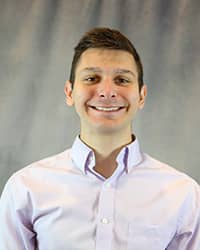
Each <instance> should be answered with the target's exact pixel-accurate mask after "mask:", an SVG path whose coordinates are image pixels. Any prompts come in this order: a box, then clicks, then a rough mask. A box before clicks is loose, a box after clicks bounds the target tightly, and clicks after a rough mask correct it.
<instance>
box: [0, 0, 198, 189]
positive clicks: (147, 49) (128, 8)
mask: <svg viewBox="0 0 200 250" xmlns="http://www.w3.org/2000/svg"><path fill="white" fill-rule="evenodd" d="M199 10H200V1H199V0H176V1H173V0H168V1H165V0H146V1H145V0H104V1H103V0H102V1H100V0H62V1H61V0H60V1H59V0H58V1H56V0H55V1H53V0H51V1H50V0H49V1H48V0H32V1H31V0H18V1H15V0H13V1H11V0H0V191H1V190H2V188H3V186H4V184H5V182H6V180H7V179H8V177H9V176H10V175H11V174H12V173H13V172H15V171H17V170H18V169H20V168H22V167H24V166H26V165H27V164H29V163H31V162H32V161H36V160H38V159H41V158H44V157H47V156H50V155H52V154H55V153H58V152H60V151H63V150H65V149H66V148H67V147H69V146H70V145H71V143H72V141H73V139H74V137H75V136H76V134H77V133H78V130H79V125H78V118H77V117H76V115H75V113H74V110H73V109H70V108H68V107H66V105H65V98H64V93H63V86H64V83H65V80H66V79H67V78H68V76H69V69H70V62H71V60H72V55H73V47H74V45H75V44H76V43H77V41H78V40H79V38H80V36H81V35H82V34H83V32H85V31H86V30H88V29H90V28H92V27H94V26H109V27H112V28H117V29H120V30H121V31H122V32H124V33H125V34H126V35H127V36H128V37H129V38H130V39H131V40H132V41H133V43H134V44H135V46H136V48H137V49H138V51H139V53H140V55H141V58H142V60H143V64H144V72H145V81H146V83H147V85H148V99H147V103H146V106H145V109H144V110H143V111H142V112H141V113H140V114H138V116H137V119H136V120H135V123H134V131H135V132H136V134H137V136H138V138H139V139H140V141H141V144H142V147H143V149H144V151H146V152H148V153H149V154H151V155H152V156H154V157H156V158H158V159H159V160H162V161H164V162H167V163H169V164H170V165H172V166H174V167H175V168H177V169H179V170H182V171H184V172H186V173H188V174H189V175H191V176H192V177H193V178H195V179H196V180H197V181H198V182H200V171H199V165H200V161H199V155H200V146H199V138H200V137H199V127H200V109H199V103H200V98H199V97H200V28H199V27H200V14H199Z"/></svg>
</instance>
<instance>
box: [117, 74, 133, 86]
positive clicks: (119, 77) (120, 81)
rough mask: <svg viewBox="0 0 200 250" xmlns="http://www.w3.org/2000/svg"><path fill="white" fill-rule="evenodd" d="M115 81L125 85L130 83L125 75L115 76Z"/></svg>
mask: <svg viewBox="0 0 200 250" xmlns="http://www.w3.org/2000/svg"><path fill="white" fill-rule="evenodd" d="M115 83H116V84H119V85H127V84H129V83H130V80H129V79H128V78H126V77H122V76H118V77H116V78H115Z"/></svg>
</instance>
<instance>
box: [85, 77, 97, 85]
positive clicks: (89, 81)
mask: <svg viewBox="0 0 200 250" xmlns="http://www.w3.org/2000/svg"><path fill="white" fill-rule="evenodd" d="M99 80H100V77H99V76H96V75H95V76H86V77H85V78H84V82H86V83H87V84H92V83H97V82H98V81H99Z"/></svg>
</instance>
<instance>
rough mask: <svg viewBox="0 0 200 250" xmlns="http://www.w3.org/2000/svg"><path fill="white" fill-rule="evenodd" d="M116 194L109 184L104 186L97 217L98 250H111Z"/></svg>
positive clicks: (106, 183)
mask: <svg viewBox="0 0 200 250" xmlns="http://www.w3.org/2000/svg"><path fill="white" fill-rule="evenodd" d="M114 194H115V189H114V188H113V187H112V185H111V184H110V183H108V182H105V183H104V184H103V186H102V189H101V192H100V197H99V206H98V215H97V233H96V250H105V249H111V243H112V231H113V213H114Z"/></svg>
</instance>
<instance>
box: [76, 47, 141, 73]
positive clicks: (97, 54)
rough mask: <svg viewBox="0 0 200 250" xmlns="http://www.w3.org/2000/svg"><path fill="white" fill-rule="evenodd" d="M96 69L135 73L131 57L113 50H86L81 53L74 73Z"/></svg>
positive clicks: (125, 52)
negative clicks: (121, 69) (122, 70)
mask: <svg viewBox="0 0 200 250" xmlns="http://www.w3.org/2000/svg"><path fill="white" fill-rule="evenodd" d="M90 67H97V68H102V69H106V70H109V69H110V70H112V69H115V68H123V69H126V70H131V71H134V72H137V66H136V62H135V59H134V58H133V55H132V54H131V53H129V52H127V51H124V50H114V49H96V48H95V49H87V50H85V51H84V52H83V54H82V55H81V57H80V60H79V62H78V64H77V68H76V72H77V73H78V72H79V71H81V70H83V69H84V68H90Z"/></svg>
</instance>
